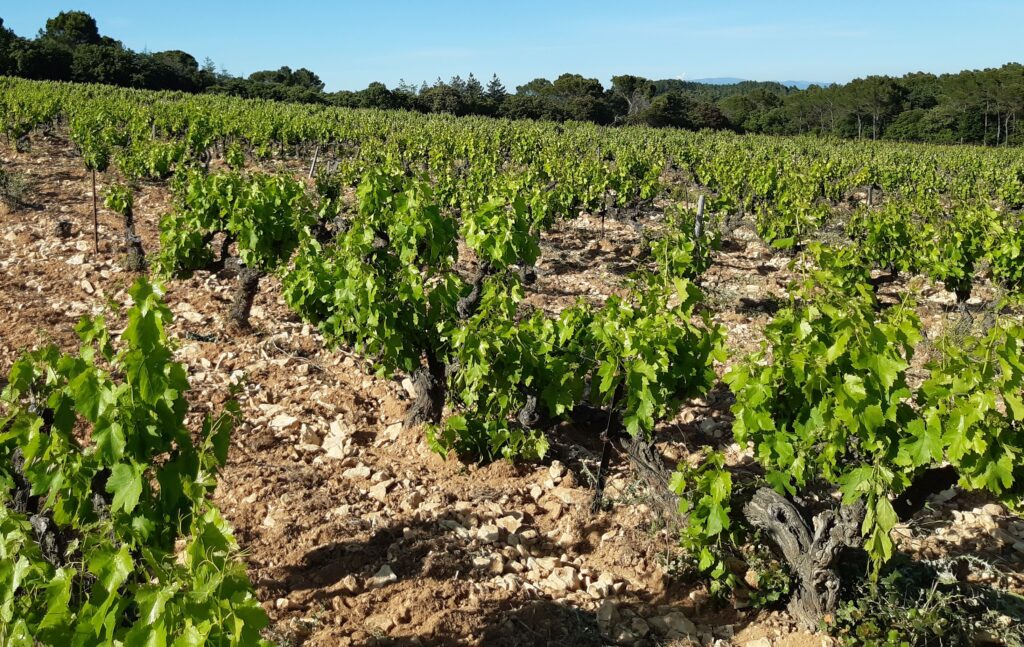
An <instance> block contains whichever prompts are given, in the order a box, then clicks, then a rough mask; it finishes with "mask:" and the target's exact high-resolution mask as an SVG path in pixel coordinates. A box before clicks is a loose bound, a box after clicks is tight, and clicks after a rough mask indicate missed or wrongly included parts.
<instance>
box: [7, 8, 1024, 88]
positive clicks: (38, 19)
mask: <svg viewBox="0 0 1024 647" xmlns="http://www.w3.org/2000/svg"><path fill="white" fill-rule="evenodd" d="M71 9H80V10H83V11H87V12H89V13H90V14H92V15H93V17H95V18H96V20H97V22H98V23H99V27H100V32H101V33H103V34H104V35H108V36H112V37H114V38H117V39H119V40H121V41H123V42H124V44H125V45H126V46H128V47H130V48H132V49H135V50H143V49H148V50H150V51H159V50H164V49H182V50H185V51H187V52H189V53H190V54H192V55H193V56H195V57H196V58H197V59H198V60H200V61H202V60H203V59H204V58H205V57H210V58H211V59H213V61H214V62H215V63H216V64H217V66H218V67H223V68H226V69H227V70H228V71H229V72H231V73H232V74H240V75H247V74H249V73H251V72H254V71H256V70H260V69H268V68H273V69H276V68H277V67H280V66H282V65H288V66H291V67H292V68H298V67H308V68H310V69H311V70H313V71H314V72H316V73H317V74H319V75H320V77H321V78H322V79H323V80H324V81H325V82H326V83H327V89H328V90H339V89H361V88H363V87H366V85H367V84H368V83H369V82H371V81H375V80H379V81H383V82H384V83H386V84H387V85H388V86H389V87H394V85H395V84H396V83H397V82H398V81H399V79H403V78H404V79H405V80H407V81H410V82H414V83H417V84H418V83H419V82H420V81H424V80H426V81H433V80H434V79H435V78H437V77H438V76H441V77H443V78H445V79H447V78H448V77H450V76H452V75H453V74H460V75H462V76H463V77H465V76H467V75H468V74H469V73H470V72H473V73H474V74H476V76H477V77H478V78H480V79H482V80H486V79H489V78H490V76H491V74H492V73H494V72H496V73H497V74H498V76H500V77H501V79H502V80H503V81H504V82H505V85H506V86H507V87H508V88H509V89H510V90H511V89H513V88H514V86H516V85H519V84H522V83H524V82H526V81H529V80H530V79H532V78H535V77H538V76H543V77H547V78H551V79H553V78H555V77H556V76H558V75H559V74H561V73H562V72H578V73H581V74H584V75H586V76H592V77H597V78H598V79H600V80H601V81H602V82H604V83H607V82H608V79H610V77H611V76H612V75H614V74H622V73H631V74H638V75H641V76H646V77H649V78H687V79H696V78H704V77H719V76H735V77H742V78H749V79H757V80H810V81H839V82H844V81H848V80H850V79H852V78H855V77H858V76H866V75H868V74H903V73H906V72H911V71H918V70H921V71H927V72H935V73H942V72H955V71H959V70H961V69H967V68H984V67H995V66H999V65H1001V64H1003V63H1006V62H1010V61H1017V62H1020V61H1021V60H1022V59H1024V43H1022V41H1021V29H1022V25H1024V1H1021V0H932V1H930V2H929V1H925V0H888V1H881V0H860V1H857V2H854V1H845V2H842V1H839V0H817V1H807V0H796V1H784V0H733V1H731V2H730V1H727V0H720V1H718V2H714V1H712V0H675V1H667V0H666V1H662V0H658V1H654V2H625V1H621V0H620V1H618V2H606V1H604V0H594V1H590V2H585V1H577V0H572V1H564V2H560V1H558V0H547V1H544V2H538V1H535V0H519V1H513V2H501V3H499V2H488V1H487V0H478V1H476V2H465V1H455V0H448V1H445V0H438V1H435V2H430V1H428V0H422V1H415V0H401V1H392V2H386V1H377V2H374V1H373V0H366V1H362V2H352V1H345V0H339V1H337V2H328V1H318V0H317V1H306V2H301V1H292V2H281V1H280V0H277V1H273V2H270V1H266V0H251V1H250V2H245V3H243V2H237V3H236V2H232V3H228V2H216V1H214V0H207V1H205V2H197V1H194V0H163V1H161V2H150V1H146V0H135V1H128V0H74V1H73V2H51V1H50V0H3V1H2V2H0V17H2V18H3V19H4V21H5V23H6V26H8V27H10V28H12V29H14V31H15V32H17V33H18V34H19V35H22V36H33V35H35V33H36V32H37V31H38V30H39V28H40V27H42V26H43V24H44V22H45V21H46V18H48V17H51V16H53V15H56V14H57V12H59V11H61V10H71Z"/></svg>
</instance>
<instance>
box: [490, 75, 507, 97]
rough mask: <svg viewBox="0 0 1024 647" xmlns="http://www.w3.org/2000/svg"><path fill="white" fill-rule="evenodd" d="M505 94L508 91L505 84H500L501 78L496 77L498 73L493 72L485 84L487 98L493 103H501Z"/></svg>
mask: <svg viewBox="0 0 1024 647" xmlns="http://www.w3.org/2000/svg"><path fill="white" fill-rule="evenodd" d="M507 96H508V91H507V90H505V86H504V84H502V82H501V79H499V78H498V75H497V74H494V75H493V76H491V81H490V83H488V84H487V98H488V99H490V100H492V101H494V102H495V103H501V102H502V101H504V100H505V97H507Z"/></svg>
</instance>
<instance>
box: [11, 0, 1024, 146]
mask: <svg viewBox="0 0 1024 647" xmlns="http://www.w3.org/2000/svg"><path fill="white" fill-rule="evenodd" d="M0 75H9V76H20V77H25V78H30V79H45V80H59V81H77V82H83V83H106V84H110V85H118V86H124V87H136V88H145V89H151V90H178V91H183V92H192V93H221V94H230V95H234V96H241V97H247V98H262V99H273V100H278V101H290V102H302V103H321V104H330V105H337V106H345V107H353V108H381V109H401V110H411V111H417V112H436V113H450V114H454V115H486V116H493V117H504V118H508V119H542V120H551V121H569V120H573V121H589V122H593V123H596V124H601V125H624V124H647V125H649V126H654V127H674V128H685V129H692V130H699V129H703V128H710V129H719V130H732V131H736V132H749V133H764V134H779V135H792V134H817V135H826V136H836V137H843V138H859V139H893V140H900V141H922V142H931V143H945V144H953V143H970V144H984V145H1013V144H1021V143H1024V134H1022V133H1021V132H1020V131H1019V129H1018V128H1017V115H1018V114H1019V113H1021V112H1024V66H1022V65H1020V64H1018V63H1008V64H1006V65H1004V66H1002V67H999V68H990V69H985V70H967V71H963V72H959V73H956V74H943V75H935V74H928V73H924V72H916V73H913V74H907V75H904V76H902V77H889V76H868V77H866V78H862V79H855V80H853V81H851V82H849V83H846V84H833V85H829V86H827V87H821V86H817V85H812V86H810V87H809V88H807V89H806V90H799V89H797V88H795V87H787V86H784V85H782V84H780V83H774V82H754V81H744V82H741V83H733V84H724V85H710V84H704V83H696V82H688V81H681V80H677V79H662V80H652V79H646V78H643V77H640V76H633V75H621V76H614V77H612V79H611V86H610V87H605V86H604V85H603V84H602V83H601V82H600V81H599V80H597V79H593V78H586V77H584V76H581V75H579V74H571V73H566V74H562V75H561V76H559V77H558V78H556V79H554V80H553V81H552V80H549V79H544V78H537V79H534V80H532V81H530V82H529V83H526V84H524V85H520V86H517V87H516V88H515V92H510V91H508V90H507V89H506V88H505V86H504V85H503V84H502V82H501V80H500V79H499V78H498V77H497V75H494V76H492V78H491V79H490V80H489V81H488V82H487V83H486V84H484V83H483V82H481V81H480V80H479V79H477V78H476V77H475V76H474V75H473V74H469V75H468V76H467V77H466V78H462V77H461V76H455V77H453V78H451V79H449V80H447V81H444V80H442V79H440V78H438V79H437V80H436V81H434V83H432V84H427V83H426V82H424V83H422V84H420V85H419V86H416V85H414V84H410V83H406V82H404V81H403V82H400V83H399V84H398V85H397V86H396V87H394V88H388V87H387V86H386V85H385V84H383V83H380V82H374V83H371V84H370V85H369V86H367V87H366V88H365V89H363V90H357V91H350V90H342V91H339V92H325V91H324V82H323V81H322V80H321V79H320V77H319V76H317V74H316V73H314V72H312V71H311V70H308V69H306V68H299V69H296V70H293V69H291V68H290V67H287V66H285V67H281V68H279V69H277V70H263V71H259V72H254V73H253V74H250V75H249V76H247V77H240V76H233V75H231V74H228V73H227V72H226V71H224V70H220V71H218V70H217V68H216V66H215V64H214V63H213V62H212V61H211V60H209V59H206V60H205V61H204V62H203V64H200V63H199V62H198V61H197V60H196V59H195V57H193V56H192V55H190V54H188V53H187V52H183V51H180V50H169V51H162V52H135V51H132V50H131V49H129V48H126V47H125V46H124V45H123V44H122V43H121V42H120V41H117V40H115V39H113V38H111V37H109V36H104V35H101V34H100V32H99V28H98V26H97V24H96V20H95V19H94V18H93V17H92V16H90V15H89V14H87V13H85V12H81V11H66V12H60V13H59V14H58V15H57V16H55V17H53V18H50V19H49V20H47V21H46V25H45V26H44V28H43V29H40V30H39V33H38V34H37V35H36V37H35V38H23V37H20V36H18V35H17V34H15V33H14V32H13V31H12V30H10V29H7V28H6V27H4V25H3V19H2V18H0Z"/></svg>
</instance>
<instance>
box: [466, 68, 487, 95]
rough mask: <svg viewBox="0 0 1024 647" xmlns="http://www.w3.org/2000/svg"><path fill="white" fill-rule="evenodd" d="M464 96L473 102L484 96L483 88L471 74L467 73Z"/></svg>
mask: <svg viewBox="0 0 1024 647" xmlns="http://www.w3.org/2000/svg"><path fill="white" fill-rule="evenodd" d="M466 96H468V97H469V98H470V99H474V100H475V99H479V98H480V97H482V96H484V86H483V85H481V84H480V81H478V80H477V79H476V77H475V76H473V73H472V72H470V73H469V77H468V78H467V79H466Z"/></svg>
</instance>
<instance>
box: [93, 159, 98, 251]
mask: <svg viewBox="0 0 1024 647" xmlns="http://www.w3.org/2000/svg"><path fill="white" fill-rule="evenodd" d="M92 244H93V249H94V250H95V251H96V253H97V254H99V253H100V221H99V215H98V211H97V209H96V169H92Z"/></svg>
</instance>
